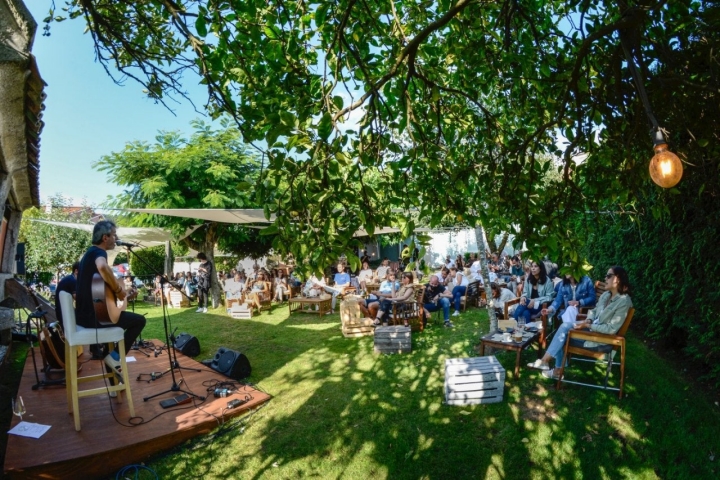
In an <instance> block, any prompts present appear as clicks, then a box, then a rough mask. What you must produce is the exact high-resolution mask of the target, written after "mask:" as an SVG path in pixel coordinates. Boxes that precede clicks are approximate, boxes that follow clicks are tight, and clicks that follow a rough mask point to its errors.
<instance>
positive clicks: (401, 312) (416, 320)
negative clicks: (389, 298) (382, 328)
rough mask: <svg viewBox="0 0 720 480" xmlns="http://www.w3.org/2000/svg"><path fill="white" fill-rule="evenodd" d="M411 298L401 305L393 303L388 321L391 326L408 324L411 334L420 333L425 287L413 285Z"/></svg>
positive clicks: (422, 327) (422, 325) (423, 326)
mask: <svg viewBox="0 0 720 480" xmlns="http://www.w3.org/2000/svg"><path fill="white" fill-rule="evenodd" d="M413 289H414V292H413V296H412V298H410V299H409V300H406V301H404V302H402V303H393V310H392V315H391V316H390V321H391V322H392V324H393V325H403V324H404V323H405V321H407V322H408V324H409V325H410V328H411V329H412V331H413V332H422V331H423V329H424V328H425V325H424V324H423V296H424V295H425V285H413Z"/></svg>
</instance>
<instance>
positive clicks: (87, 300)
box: [75, 245, 114, 328]
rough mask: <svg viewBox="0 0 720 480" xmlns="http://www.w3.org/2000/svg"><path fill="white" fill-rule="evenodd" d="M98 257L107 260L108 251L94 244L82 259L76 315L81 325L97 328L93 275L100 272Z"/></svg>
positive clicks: (78, 280)
mask: <svg viewBox="0 0 720 480" xmlns="http://www.w3.org/2000/svg"><path fill="white" fill-rule="evenodd" d="M98 257H103V258H104V259H105V260H107V252H106V251H105V250H103V249H102V248H100V247H96V246H95V245H93V246H92V247H90V248H88V250H87V252H85V255H83V258H82V260H80V270H79V271H78V278H77V302H76V305H77V307H76V309H75V315H76V317H77V324H78V325H80V326H81V327H86V328H96V326H97V324H96V322H95V306H94V305H93V299H92V278H93V275H95V274H96V273H98V268H97V265H95V260H96V259H97V258H98ZM112 287H114V286H112Z"/></svg>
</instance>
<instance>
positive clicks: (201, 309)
mask: <svg viewBox="0 0 720 480" xmlns="http://www.w3.org/2000/svg"><path fill="white" fill-rule="evenodd" d="M202 312H203V308H202V307H200V308H198V309H197V310H195V313H202Z"/></svg>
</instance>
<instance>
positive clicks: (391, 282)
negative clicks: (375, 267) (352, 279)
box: [363, 270, 400, 318]
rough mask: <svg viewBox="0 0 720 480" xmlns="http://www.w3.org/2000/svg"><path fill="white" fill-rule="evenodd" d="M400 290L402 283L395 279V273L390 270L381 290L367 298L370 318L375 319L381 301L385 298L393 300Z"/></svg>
mask: <svg viewBox="0 0 720 480" xmlns="http://www.w3.org/2000/svg"><path fill="white" fill-rule="evenodd" d="M398 290H400V282H398V281H397V280H396V279H395V272H394V271H392V270H390V271H388V273H387V277H386V279H385V280H383V282H382V283H381V284H380V289H379V290H377V291H375V292H371V293H370V296H368V298H367V301H366V304H367V309H368V310H369V311H370V314H371V315H370V316H371V317H372V318H375V317H376V316H377V311H378V310H379V309H380V301H381V300H382V299H383V298H392V297H393V296H395V292H397V291H398ZM363 313H364V312H363Z"/></svg>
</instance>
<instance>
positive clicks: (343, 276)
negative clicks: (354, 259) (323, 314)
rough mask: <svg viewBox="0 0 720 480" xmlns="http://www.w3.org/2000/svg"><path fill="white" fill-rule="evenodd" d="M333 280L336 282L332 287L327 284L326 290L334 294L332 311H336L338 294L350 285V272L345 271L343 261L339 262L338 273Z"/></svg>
mask: <svg viewBox="0 0 720 480" xmlns="http://www.w3.org/2000/svg"><path fill="white" fill-rule="evenodd" d="M333 280H334V281H335V284H334V285H333V286H332V287H329V286H327V285H325V291H326V292H328V293H329V294H331V295H332V307H331V308H332V310H330V313H334V312H335V305H336V304H337V297H338V295H342V293H343V291H344V290H343V289H344V288H345V287H348V286H350V274H349V273H347V272H346V271H345V265H343V264H342V263H338V265H337V273H336V274H335V276H334V277H333Z"/></svg>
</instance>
